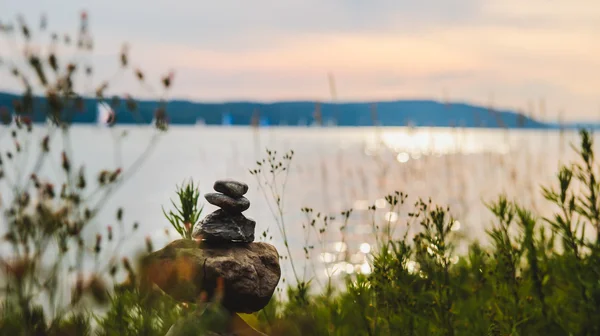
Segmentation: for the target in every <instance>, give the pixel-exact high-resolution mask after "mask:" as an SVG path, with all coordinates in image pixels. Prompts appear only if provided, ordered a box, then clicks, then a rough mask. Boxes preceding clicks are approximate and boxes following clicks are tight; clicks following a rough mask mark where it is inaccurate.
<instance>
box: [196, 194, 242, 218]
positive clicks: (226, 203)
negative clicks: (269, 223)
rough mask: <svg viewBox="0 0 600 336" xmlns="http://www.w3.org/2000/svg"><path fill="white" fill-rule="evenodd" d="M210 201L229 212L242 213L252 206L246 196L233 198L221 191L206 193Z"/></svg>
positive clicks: (206, 197)
mask: <svg viewBox="0 0 600 336" xmlns="http://www.w3.org/2000/svg"><path fill="white" fill-rule="evenodd" d="M204 198H205V199H206V200H207V201H208V203H210V204H212V205H216V206H218V207H219V208H221V209H223V210H225V211H227V212H229V213H234V214H236V213H241V212H244V211H246V210H248V208H250V201H249V200H248V199H247V198H246V197H243V196H242V197H239V198H233V197H231V196H227V195H225V194H220V193H208V194H206V195H204Z"/></svg>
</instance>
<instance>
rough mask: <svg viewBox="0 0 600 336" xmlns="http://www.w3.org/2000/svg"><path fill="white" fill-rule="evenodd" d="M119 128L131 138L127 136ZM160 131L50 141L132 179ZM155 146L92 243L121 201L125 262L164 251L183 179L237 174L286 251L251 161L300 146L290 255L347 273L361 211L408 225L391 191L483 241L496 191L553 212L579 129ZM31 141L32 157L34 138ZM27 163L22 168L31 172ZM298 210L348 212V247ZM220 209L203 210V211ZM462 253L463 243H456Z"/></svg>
mask: <svg viewBox="0 0 600 336" xmlns="http://www.w3.org/2000/svg"><path fill="white" fill-rule="evenodd" d="M2 131H3V133H2V134H3V135H2V141H1V144H2V147H3V148H2V151H3V152H4V151H6V150H8V149H9V148H12V146H13V145H12V140H11V139H10V136H9V135H7V133H8V132H7V130H6V129H4V130H2ZM46 132H47V130H45V129H44V128H38V129H36V130H35V136H36V137H38V138H40V139H41V137H42V136H43V135H45V134H46ZM123 132H127V134H126V136H124V137H123V136H122V135H123ZM155 133H156V131H155V130H153V129H149V128H142V127H139V128H113V129H108V128H100V127H93V126H77V127H74V128H73V129H72V134H71V138H70V140H64V139H62V138H61V137H55V139H54V140H53V146H61V145H62V143H63V141H67V142H66V143H69V144H70V146H71V147H72V149H71V150H72V152H73V153H74V161H75V162H74V163H75V165H78V164H80V163H85V169H86V172H87V173H88V176H89V177H90V178H91V176H93V175H92V174H94V176H95V174H96V172H98V171H99V170H101V169H106V168H110V169H115V168H117V167H124V171H125V172H127V171H128V170H130V167H131V166H132V165H134V164H135V159H136V158H138V157H139V156H140V155H142V153H143V152H144V150H145V149H146V148H147V147H148V144H149V142H150V141H151V139H153V137H154V136H155ZM118 139H121V140H118ZM156 140H157V141H156V144H155V146H153V148H152V150H151V152H150V153H149V155H148V156H147V158H146V160H145V161H144V162H143V165H141V166H140V168H139V170H137V172H136V173H135V174H134V175H133V176H132V177H131V179H129V180H128V181H127V182H126V183H125V184H124V185H123V186H122V187H121V188H120V189H119V190H118V191H117V192H116V193H115V194H114V196H113V198H111V199H110V201H109V202H108V203H107V204H106V207H105V208H104V211H103V212H102V213H101V215H100V216H99V217H98V220H97V221H96V222H95V223H94V227H90V228H89V229H88V230H89V231H88V232H87V234H88V237H90V241H93V239H94V238H93V237H94V236H95V234H96V232H99V233H103V234H104V233H106V230H107V226H109V225H112V226H115V225H116V224H115V215H114V214H115V211H116V209H117V208H118V207H120V206H122V207H124V208H125V221H126V223H133V222H134V221H137V222H139V223H140V229H139V230H138V231H137V232H136V233H135V234H133V235H132V236H131V237H130V238H129V239H128V240H127V241H126V243H125V244H124V245H123V246H122V249H121V250H120V251H121V255H123V254H125V255H132V254H134V253H136V251H139V250H141V249H143V248H144V239H145V237H150V238H151V239H152V241H153V242H154V247H155V248H160V247H162V246H164V245H165V244H166V243H167V242H168V241H170V240H173V239H175V237H176V235H175V234H173V233H172V232H171V236H170V237H169V236H167V235H166V234H165V229H169V223H168V222H167V221H166V220H165V219H164V217H163V214H162V210H161V206H163V205H164V206H165V207H166V208H168V206H169V204H170V202H169V199H170V198H174V197H175V194H174V190H175V185H176V184H179V183H181V182H183V180H185V179H188V178H193V179H194V180H195V181H198V182H199V183H200V187H201V192H202V193H207V192H211V191H212V184H213V182H214V181H215V180H216V179H220V178H233V179H238V180H241V181H244V182H246V183H248V184H249V185H250V191H249V192H248V195H247V197H248V198H249V199H250V201H251V202H252V206H251V207H250V209H249V210H248V211H247V212H245V214H246V215H247V216H248V217H251V218H253V219H255V220H256V221H257V229H256V231H257V236H260V235H261V233H262V232H263V231H265V230H267V229H268V230H269V234H268V236H271V235H272V236H273V239H272V240H269V241H270V242H272V243H273V244H274V245H275V246H277V248H278V249H279V250H280V251H281V252H282V254H283V251H284V247H283V241H282V238H281V236H280V235H279V233H278V231H277V226H276V224H275V221H274V219H273V216H272V214H271V212H270V210H269V207H268V203H267V202H266V201H265V198H264V196H263V194H262V193H261V191H260V189H259V186H258V183H257V181H256V179H255V177H254V176H251V175H250V174H249V172H248V169H250V168H254V167H255V165H256V163H255V162H256V161H257V160H259V159H262V158H263V157H264V155H265V148H270V149H274V150H277V151H278V152H281V153H283V152H285V151H288V150H290V149H293V150H294V152H295V156H294V159H293V161H292V167H291V170H290V172H289V174H290V175H289V179H288V184H287V189H286V192H285V194H284V195H283V197H284V206H285V208H284V211H285V212H284V214H285V220H286V227H287V233H288V236H289V243H290V248H291V250H292V253H293V257H294V259H295V260H298V262H299V263H301V264H302V262H303V259H304V251H303V247H304V246H305V244H306V243H307V242H308V244H309V245H315V246H317V247H316V248H315V249H314V250H313V251H312V257H313V258H314V259H313V260H319V259H320V260H321V261H324V262H328V263H330V266H332V265H336V267H337V269H341V270H342V271H345V272H354V271H364V272H368V267H367V266H365V265H364V253H363V254H361V253H360V251H361V250H362V252H368V251H369V247H370V246H371V245H373V241H372V235H371V230H372V228H371V225H370V222H371V221H372V214H371V212H369V211H367V210H366V208H367V207H368V206H370V205H372V204H374V205H376V207H377V211H376V212H375V215H374V216H375V219H376V221H378V222H382V221H386V220H389V221H391V222H392V223H394V225H395V226H396V228H397V230H398V232H402V230H404V229H406V223H405V218H406V213H407V212H409V211H410V210H411V209H412V208H411V206H408V205H407V206H405V207H403V208H401V209H400V210H399V211H394V212H390V211H389V209H386V206H385V201H384V200H383V199H382V198H383V197H384V196H385V195H386V194H387V193H390V192H393V191H395V190H398V191H402V192H405V193H407V194H408V195H409V199H408V200H409V201H408V203H411V204H412V203H414V201H415V200H416V199H417V198H418V197H424V198H429V197H431V198H432V200H433V201H434V202H435V203H439V204H442V205H449V206H450V207H451V209H452V213H453V214H454V216H455V217H456V219H457V220H458V221H459V223H460V229H459V230H458V231H457V233H460V234H461V235H463V236H464V238H463V242H468V241H472V240H475V239H482V238H483V239H484V240H485V229H486V228H487V227H489V224H490V221H491V217H490V216H489V213H488V211H487V210H486V209H485V206H484V204H483V202H484V201H489V200H492V199H494V198H495V197H496V195H498V194H499V193H501V192H505V193H507V194H508V195H509V196H510V197H513V198H516V199H518V200H520V201H521V202H523V203H524V204H525V205H527V206H529V207H531V208H533V209H536V210H538V211H541V212H547V211H549V210H550V209H551V208H550V207H549V206H548V204H547V203H546V202H545V201H543V200H542V199H541V198H540V196H539V194H540V193H539V185H540V183H545V182H548V181H551V178H552V177H553V176H554V174H555V173H556V171H557V168H558V164H559V161H560V160H562V161H565V160H567V159H569V158H572V157H573V153H572V150H571V149H570V148H569V147H568V144H569V143H570V142H573V141H577V134H576V133H574V132H567V133H564V134H560V133H559V132H558V131H523V130H511V131H504V130H464V129H427V128H421V129H408V128H385V129H375V128H336V129H331V128H270V129H269V128H266V129H261V130H260V131H255V130H253V129H250V128H244V127H239V128H236V127H172V128H170V130H169V131H168V132H167V133H164V134H161V135H160V136H158V138H156ZM31 145H32V147H31V148H32V155H31V157H32V158H33V157H34V153H33V152H34V149H35V148H37V147H36V146H37V143H33V142H32V143H31ZM34 145H35V146H34ZM24 146H27V144H26V143H25V144H24ZM32 161H33V160H29V161H28V162H25V163H24V164H25V165H27V166H29V167H31V166H32V165H33V162H32ZM59 167H60V157H59V155H58V153H56V155H55V156H54V157H53V158H52V162H50V164H47V165H46V166H45V167H44V169H43V170H42V174H41V175H42V176H49V177H51V178H53V180H55V181H56V179H57V178H58V180H61V179H62V178H63V177H62V175H61V171H60V169H59ZM21 173H23V172H22V171H21ZM7 174H8V176H9V178H13V179H17V178H19V171H13V172H8V173H7ZM5 189H6V188H4V189H3V197H4V198H9V197H10V193H9V191H8V190H5ZM5 195H6V196H5ZM301 207H311V208H314V210H315V211H320V212H323V213H328V214H334V215H337V214H339V213H340V211H342V210H346V209H349V208H353V209H354V213H353V215H352V217H351V222H350V223H351V225H350V227H349V229H348V230H349V233H348V237H347V239H346V240H347V244H345V245H344V244H341V243H340V241H341V234H340V231H339V225H340V224H341V223H340V222H339V221H333V223H331V224H330V226H329V227H330V229H329V230H328V232H327V233H326V234H325V235H324V236H323V237H322V238H323V240H322V241H323V243H322V244H321V243H319V241H317V240H315V235H313V234H311V235H309V236H308V237H307V236H306V234H305V231H304V230H303V229H302V223H303V222H304V221H305V217H304V215H303V213H302V212H301V211H300V209H301ZM215 209H216V208H215V207H213V206H211V205H209V204H207V205H206V206H205V214H206V213H208V212H210V211H213V210H215ZM338 218H339V216H338ZM457 227H458V226H457ZM126 230H129V228H126ZM267 240H268V239H267ZM464 246H466V244H462V245H461V247H462V248H464ZM320 247H323V248H320ZM338 252H347V253H346V254H345V255H346V256H347V257H348V258H349V259H348V260H346V261H345V262H340V255H341V254H340V253H338ZM107 258H108V256H107ZM361 258H363V259H361ZM318 264H319V265H318V267H316V268H315V269H314V270H313V269H312V267H309V269H310V270H309V271H307V272H309V273H310V272H317V274H318V275H319V276H322V275H323V274H324V273H323V272H322V264H321V263H318ZM299 268H300V269H303V267H301V266H300V267H299ZM332 270H333V268H330V269H329V271H332ZM286 272H289V269H288V268H286ZM287 274H289V273H287Z"/></svg>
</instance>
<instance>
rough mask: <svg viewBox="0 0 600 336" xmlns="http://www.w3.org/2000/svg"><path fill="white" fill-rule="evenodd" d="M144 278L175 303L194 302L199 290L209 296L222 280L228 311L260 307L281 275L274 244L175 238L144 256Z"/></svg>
mask: <svg viewBox="0 0 600 336" xmlns="http://www.w3.org/2000/svg"><path fill="white" fill-rule="evenodd" d="M144 264H145V266H146V267H145V268H144V269H145V279H147V280H149V281H150V282H152V283H154V284H156V285H157V286H158V287H159V288H161V289H162V290H163V291H164V292H165V293H167V294H169V295H171V296H172V297H173V298H175V299H176V300H179V301H186V302H195V301H196V300H197V299H198V298H199V297H200V295H201V293H202V292H206V293H207V294H208V297H209V298H211V297H213V295H214V294H215V290H216V288H217V279H219V278H222V279H223V285H224V291H223V298H222V301H221V303H222V305H223V307H225V308H226V309H227V310H229V311H230V312H240V313H252V312H256V311H258V310H260V309H262V308H264V307H265V306H266V305H267V304H268V303H269V300H270V299H271V296H272V295H273V292H274V291H275V287H276V286H277V283H278V282H279V279H280V277H281V268H280V267H279V254H278V253H277V250H276V249H275V247H274V246H273V245H270V244H267V243H262V242H257V243H250V244H239V243H238V244H235V243H231V244H220V245H209V244H206V243H201V242H197V241H194V240H189V239H187V240H184V239H182V240H176V241H174V242H172V243H170V244H169V245H167V246H166V247H164V248H163V249H161V250H158V251H156V252H153V253H151V254H150V255H149V256H148V257H146V259H145V260H144Z"/></svg>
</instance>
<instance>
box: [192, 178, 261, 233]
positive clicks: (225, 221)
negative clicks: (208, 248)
mask: <svg viewBox="0 0 600 336" xmlns="http://www.w3.org/2000/svg"><path fill="white" fill-rule="evenodd" d="M213 189H214V190H215V191H216V192H215V193H208V194H206V195H204V198H205V199H206V201H208V203H210V204H212V205H215V206H218V207H219V208H220V209H219V210H217V211H215V212H213V213H211V214H209V215H208V216H206V217H205V218H204V219H203V220H202V221H201V222H200V223H199V225H198V226H197V227H196V229H194V233H193V236H194V237H195V238H198V239H201V240H202V241H205V242H207V243H217V244H218V243H251V242H253V241H254V228H255V226H256V222H255V221H254V220H252V219H249V218H246V217H245V216H244V215H243V214H242V212H244V211H246V210H248V208H250V201H249V200H248V199H247V198H246V197H244V195H245V194H246V192H248V185H247V184H245V183H242V182H238V181H234V180H219V181H217V182H215V184H214V186H213Z"/></svg>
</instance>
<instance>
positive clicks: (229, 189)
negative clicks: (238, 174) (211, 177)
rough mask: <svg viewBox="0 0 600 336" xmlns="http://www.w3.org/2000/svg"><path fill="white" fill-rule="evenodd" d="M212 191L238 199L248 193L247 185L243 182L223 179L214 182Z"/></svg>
mask: <svg viewBox="0 0 600 336" xmlns="http://www.w3.org/2000/svg"><path fill="white" fill-rule="evenodd" d="M213 189H215V191H218V192H220V193H223V194H225V195H227V196H231V197H233V198H239V197H242V196H244V195H245V194H246V193H247V192H248V185H247V184H246V183H243V182H239V181H235V180H229V179H225V180H218V181H216V182H215V184H214V186H213Z"/></svg>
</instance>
